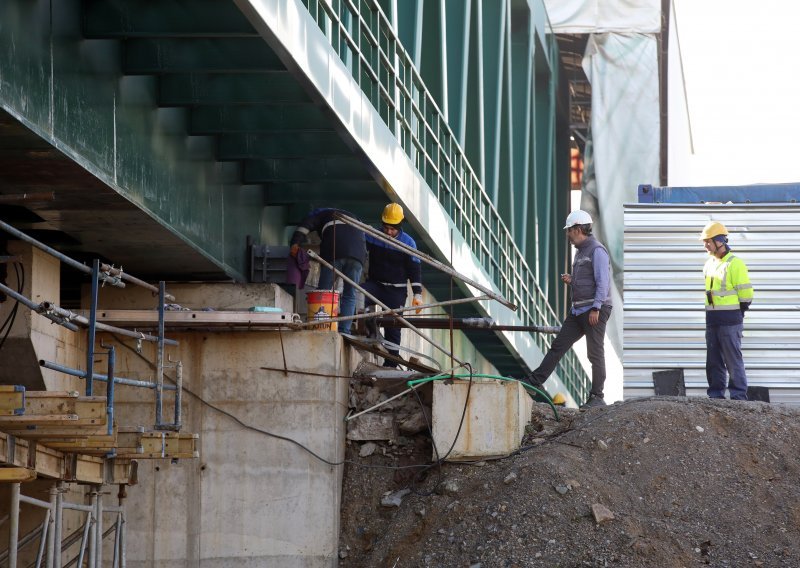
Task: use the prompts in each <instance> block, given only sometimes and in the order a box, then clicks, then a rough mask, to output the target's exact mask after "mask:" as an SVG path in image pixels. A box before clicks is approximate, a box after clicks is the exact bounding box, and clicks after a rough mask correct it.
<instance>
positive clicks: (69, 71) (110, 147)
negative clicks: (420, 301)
mask: <svg viewBox="0 0 800 568" xmlns="http://www.w3.org/2000/svg"><path fill="white" fill-rule="evenodd" d="M259 5H264V6H266V9H267V11H273V12H275V13H279V12H282V11H283V12H284V13H285V12H286V11H291V12H296V13H297V14H299V15H300V17H302V18H303V19H304V21H306V22H310V23H311V24H312V25H313V27H314V28H315V29H316V33H317V34H322V36H321V37H324V38H326V39H327V46H328V47H327V52H325V53H318V52H313V53H312V52H306V53H287V52H286V51H285V50H284V49H282V46H281V45H280V44H279V43H280V41H279V40H280V35H281V34H280V33H278V32H279V31H280V30H269V29H268V25H266V27H265V22H264V21H263V20H260V19H259V16H258V6H259ZM545 26H546V14H545V11H544V7H543V4H542V2H541V0H531V1H525V0H497V1H496V2H495V1H493V2H486V1H485V0H484V1H483V2H481V1H479V0H464V1H459V2H436V1H427V2H423V1H422V0H402V1H392V0H380V1H377V2H376V1H373V0H360V1H356V0H333V1H332V2H323V1H321V0H303V1H302V2H301V1H299V0H280V1H279V0H272V1H270V0H266V1H263V2H252V3H251V2H248V1H246V0H237V1H233V0H230V1H228V0H161V1H159V2H152V1H149V0H83V1H81V0H50V1H47V0H38V1H31V0H6V1H4V2H2V3H0V108H2V112H0V193H2V194H19V193H23V192H33V191H43V190H47V191H55V195H56V197H55V199H53V200H50V201H48V200H44V201H42V202H35V203H26V204H25V207H9V206H2V205H0V215H1V216H2V218H3V219H4V220H7V221H10V222H13V223H14V224H15V225H16V226H18V227H19V228H21V229H23V230H27V231H29V232H31V233H32V234H36V235H38V236H39V237H40V238H42V239H44V240H49V241H50V242H52V243H53V244H54V245H58V246H59V248H61V249H62V250H65V251H66V252H68V253H71V254H74V255H76V256H78V257H81V255H83V256H86V257H89V256H100V257H101V258H103V259H106V260H108V261H110V262H114V263H116V264H123V265H124V266H125V267H126V269H127V270H129V271H130V272H132V273H137V274H141V275H143V276H147V275H154V276H158V277H160V278H164V277H168V278H183V279H188V278H201V279H213V278H218V279H222V278H230V277H232V278H235V279H239V280H246V278H247V272H248V267H247V261H248V258H247V250H246V247H245V241H246V238H247V236H250V237H252V238H253V240H254V241H255V242H261V243H265V244H284V242H285V239H286V227H287V226H290V225H293V224H296V223H297V222H298V221H299V220H300V219H301V218H302V217H303V215H304V214H305V213H307V212H308V210H309V209H310V208H312V207H317V206H328V205H333V206H338V207H342V208H345V209H348V210H350V211H352V212H353V213H354V214H356V215H358V216H360V217H361V218H362V219H364V220H365V221H368V222H373V223H374V222H376V221H377V219H376V217H377V215H378V212H379V211H380V209H381V207H382V206H383V204H384V203H385V202H386V200H387V199H388V198H389V197H391V196H393V195H394V193H393V191H392V188H391V187H388V186H387V177H386V176H385V175H384V172H381V170H380V167H379V166H377V165H376V163H375V162H374V161H373V156H371V155H370V149H369V148H365V147H364V146H363V145H362V144H360V143H359V142H358V139H357V137H354V136H351V135H350V133H348V130H347V125H346V124H343V122H342V120H341V117H340V116H337V112H336V110H335V109H334V108H333V107H332V106H328V104H327V102H326V101H325V100H324V99H321V98H320V95H319V93H320V91H319V89H318V85H315V84H314V83H313V80H310V79H309V77H307V76H304V75H303V74H302V73H299V72H298V69H300V68H302V66H301V65H297V64H296V62H297V61H299V60H300V59H309V60H312V64H313V65H317V66H319V65H325V64H326V59H327V58H335V59H336V60H337V61H338V62H339V63H338V65H341V66H342V68H343V69H346V70H347V72H348V73H349V74H350V76H351V77H350V78H351V80H352V81H353V82H354V84H355V85H357V87H358V89H359V90H360V92H361V93H363V95H364V96H365V97H366V100H368V101H369V103H370V104H371V108H370V109H369V111H368V112H370V113H373V114H374V115H375V116H376V117H378V118H379V119H380V120H381V121H382V122H383V123H384V124H385V125H386V127H387V128H388V129H389V131H390V132H392V133H394V135H395V136H396V145H397V148H398V149H399V150H401V151H402V152H403V153H404V154H405V156H406V157H407V158H408V159H409V160H410V163H412V164H413V165H414V167H415V168H416V171H417V172H418V175H419V176H421V179H422V180H424V182H425V187H424V191H426V192H429V193H430V194H431V195H432V196H434V197H435V200H436V201H437V202H438V203H439V204H440V206H441V208H442V210H443V211H444V212H445V213H446V215H447V217H448V219H449V222H450V223H451V224H452V228H453V230H455V231H457V232H458V233H459V234H460V236H461V237H462V238H463V240H464V242H466V243H467V244H468V245H469V246H470V248H471V250H472V251H473V254H474V258H475V259H476V262H477V263H478V265H479V266H480V269H481V270H482V271H483V272H484V273H485V274H486V275H487V276H488V278H489V280H490V281H491V282H492V283H493V284H494V286H495V287H496V289H497V291H498V292H500V293H501V294H503V295H504V296H505V297H507V298H509V299H511V300H512V301H514V302H515V303H517V304H518V305H519V306H520V310H519V311H518V317H519V322H520V323H527V324H538V325H553V324H557V323H558V321H559V318H558V317H557V316H556V314H557V313H562V312H563V310H564V302H565V297H564V290H563V287H562V286H561V284H560V283H559V280H558V274H559V273H561V272H563V271H564V270H565V268H566V266H567V252H568V251H567V246H566V243H565V241H564V238H563V232H562V231H561V229H560V226H561V224H560V221H561V220H563V218H564V216H565V215H566V213H567V208H568V203H567V201H568V185H569V180H568V174H569V171H568V166H569V155H568V151H567V147H568V128H567V126H568V125H567V124H566V117H565V116H562V113H560V112H559V110H558V109H559V108H560V102H559V101H561V100H563V92H562V90H560V89H559V84H560V83H559V76H558V65H557V61H558V52H557V48H556V45H555V40H554V37H553V36H552V35H549V34H546V31H545ZM315 58H316V59H318V61H316V62H314V60H315ZM408 213H409V218H410V220H411V232H412V234H414V235H415V237H417V240H418V242H419V243H420V245H421V248H422V249H423V250H425V251H428V252H431V253H433V254H436V255H437V256H439V258H440V259H441V260H443V261H446V260H447V258H446V257H445V256H446V255H443V254H442V253H441V251H439V250H438V247H437V246H435V244H436V243H434V242H432V241H431V236H430V232H429V228H428V227H426V226H424V225H423V224H421V223H419V222H417V221H416V220H417V219H419V218H420V217H421V215H420V213H421V212H419V211H414V210H413V208H410V209H409V211H408ZM154 243H158V244H157V245H155V246H154ZM425 284H426V288H427V289H428V290H429V291H430V292H431V293H432V294H433V295H434V296H435V297H438V298H447V297H449V296H450V295H451V293H455V294H456V295H463V294H464V293H465V291H464V290H461V289H459V288H456V290H455V292H451V285H450V281H449V278H445V277H442V276H440V275H437V274H434V271H433V270H427V271H426V272H425ZM457 312H458V313H457V314H456V315H474V314H475V312H474V310H472V309H471V308H460V309H459V310H458V311H457ZM470 339H471V340H472V341H473V342H474V343H475V344H476V345H477V346H478V347H479V349H480V350H481V352H482V353H483V354H484V355H485V356H486V357H487V358H488V359H489V360H490V361H492V362H493V363H494V364H495V365H496V366H497V367H498V369H499V370H500V371H501V372H513V373H514V374H519V372H520V365H521V361H520V356H519V354H518V353H513V349H512V350H510V349H509V347H508V346H507V345H506V344H505V343H504V342H503V341H501V340H500V339H498V338H496V337H494V336H492V337H490V338H489V337H487V334H483V333H482V334H479V335H474V334H470ZM534 341H535V343H536V345H538V347H539V349H540V351H543V350H545V349H546V347H547V344H548V341H549V340H548V339H547V338H545V337H541V336H536V337H535V338H534ZM561 376H562V378H565V379H569V381H570V386H571V389H572V390H573V391H574V392H575V394H576V395H581V394H583V393H584V392H585V383H586V378H585V375H584V374H583V372H582V371H581V370H580V368H579V366H578V365H577V364H576V362H575V360H574V359H573V358H571V357H570V358H568V360H565V363H564V366H563V368H562V371H561Z"/></svg>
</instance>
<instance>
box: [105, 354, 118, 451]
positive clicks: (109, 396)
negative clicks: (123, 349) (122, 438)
mask: <svg viewBox="0 0 800 568" xmlns="http://www.w3.org/2000/svg"><path fill="white" fill-rule="evenodd" d="M116 363H117V353H116V349H114V346H113V345H111V346H109V348H108V380H107V381H106V384H107V387H106V413H107V414H108V435H109V436H113V435H114V383H115V381H114V367H115V366H116Z"/></svg>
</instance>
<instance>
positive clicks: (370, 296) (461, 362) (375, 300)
mask: <svg viewBox="0 0 800 568" xmlns="http://www.w3.org/2000/svg"><path fill="white" fill-rule="evenodd" d="M308 256H309V257H311V258H313V259H314V260H316V261H317V262H319V263H321V264H323V265H324V266H326V267H328V268H329V269H330V270H331V271H332V272H333V273H334V274H335V275H337V276H340V277H341V278H342V279H343V280H344V281H345V282H348V283H349V284H351V285H352V286H355V288H356V290H359V291H361V293H363V294H364V295H365V296H366V297H367V298H369V299H370V300H372V301H373V302H375V303H376V304H378V305H379V306H381V307H382V308H384V309H386V310H388V309H391V308H389V306H387V305H386V304H384V303H383V302H381V301H380V300H379V299H378V298H376V297H375V296H373V295H372V294H370V293H369V292H368V291H367V290H365V289H364V287H363V286H361V285H360V284H359V283H358V282H355V281H353V280H352V279H351V278H349V277H348V276H346V275H345V274H342V273H341V271H339V270H337V269H336V268H334V266H333V265H332V264H330V263H329V262H328V261H326V260H325V259H323V258H322V257H321V256H319V255H318V254H317V253H315V252H314V251H313V250H309V251H308ZM397 319H398V320H399V321H400V322H402V323H403V325H404V326H405V327H407V328H409V329H411V330H413V331H414V333H416V334H417V335H419V336H420V337H421V338H422V339H424V340H425V341H427V342H428V343H430V344H431V345H433V346H434V347H435V348H436V349H438V350H439V351H441V352H442V353H444V354H445V355H446V356H447V357H449V358H451V359H452V360H453V361H456V362H457V363H458V364H459V365H464V362H463V361H459V360H458V359H456V358H455V357H454V356H453V354H452V353H450V352H449V351H447V350H446V349H444V348H443V347H442V346H440V345H439V344H438V343H436V342H435V341H433V340H432V339H431V338H429V337H426V336H425V334H423V333H422V332H421V331H420V330H419V329H417V328H416V327H414V326H413V325H412V324H410V323H408V321H407V320H406V319H405V318H404V317H403V316H400V315H398V316H397Z"/></svg>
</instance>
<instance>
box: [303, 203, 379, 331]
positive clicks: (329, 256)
mask: <svg viewBox="0 0 800 568" xmlns="http://www.w3.org/2000/svg"><path fill="white" fill-rule="evenodd" d="M336 213H342V214H344V215H347V216H348V217H354V215H353V214H351V213H348V212H347V211H343V210H341V209H332V208H324V209H315V210H313V211H312V212H311V213H309V214H308V216H307V217H306V218H305V219H303V220H302V221H301V222H300V225H298V227H297V229H296V230H295V232H294V234H293V235H292V239H291V241H290V242H289V244H290V245H291V249H290V254H291V255H292V256H295V255H296V254H297V250H298V249H299V248H300V244H301V243H304V242H306V239H307V237H308V234H309V233H312V232H316V233H317V234H318V235H319V236H320V239H321V242H320V247H319V248H320V250H319V255H320V256H321V257H322V258H323V259H324V260H325V261H327V262H329V263H330V264H332V265H333V267H334V268H335V269H336V270H338V271H339V272H341V273H342V274H344V275H345V276H347V277H348V278H349V279H350V280H352V281H353V282H356V283H358V282H359V281H360V280H361V273H362V272H363V270H364V260H365V256H366V247H365V244H364V231H361V230H360V229H357V228H355V227H353V226H352V225H348V224H347V223H345V222H344V221H341V220H339V219H336V217H335V214H336ZM317 288H318V289H319V290H332V289H333V272H332V271H331V269H330V268H328V267H326V266H322V267H320V271H319V282H318V284H317ZM339 304H340V305H339V315H340V316H352V315H353V314H355V312H356V289H355V287H354V286H353V285H352V284H350V283H348V282H347V281H345V282H344V287H343V289H342V297H341V299H340V301H339ZM351 324H352V320H345V321H342V322H339V332H340V333H350V327H351Z"/></svg>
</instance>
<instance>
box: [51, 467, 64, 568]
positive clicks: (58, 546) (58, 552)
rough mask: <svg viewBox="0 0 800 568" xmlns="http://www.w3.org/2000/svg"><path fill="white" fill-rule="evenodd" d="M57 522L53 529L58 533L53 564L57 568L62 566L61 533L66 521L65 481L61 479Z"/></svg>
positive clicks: (58, 488)
mask: <svg viewBox="0 0 800 568" xmlns="http://www.w3.org/2000/svg"><path fill="white" fill-rule="evenodd" d="M55 518H56V521H55V524H54V525H53V531H54V532H55V535H56V541H55V547H54V548H53V565H54V566H56V568H61V533H62V532H63V528H62V525H63V522H64V482H63V481H59V482H58V484H57V485H56V508H55Z"/></svg>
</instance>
